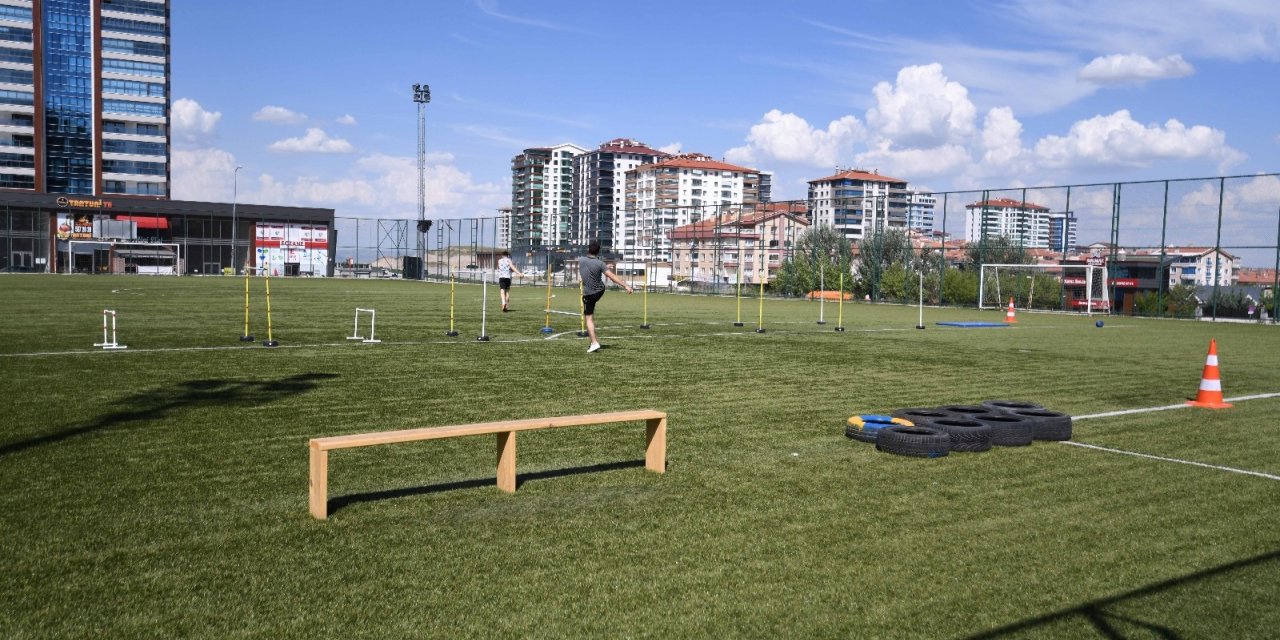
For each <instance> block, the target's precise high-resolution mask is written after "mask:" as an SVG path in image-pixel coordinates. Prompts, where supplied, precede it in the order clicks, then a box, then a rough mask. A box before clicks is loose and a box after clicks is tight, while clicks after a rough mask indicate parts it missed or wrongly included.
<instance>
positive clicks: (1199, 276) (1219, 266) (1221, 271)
mask: <svg viewBox="0 0 1280 640" xmlns="http://www.w3.org/2000/svg"><path fill="white" fill-rule="evenodd" d="M1123 251H1125V250H1124V249H1121V252H1123ZM1129 253H1134V254H1137V255H1148V256H1150V255H1160V254H1161V249H1160V248H1159V247H1144V248H1141V249H1132V250H1129ZM1163 253H1164V255H1165V256H1166V258H1172V263H1171V264H1170V265H1169V286H1175V285H1180V284H1183V285H1190V286H1200V287H1211V286H1213V285H1215V284H1216V285H1218V286H1231V285H1235V284H1237V283H1238V282H1239V270H1240V265H1239V261H1240V258H1239V256H1236V255H1233V254H1230V253H1227V252H1226V251H1222V250H1221V249H1218V250H1215V249H1214V248H1213V247H1166V248H1165V249H1164V250H1163Z"/></svg>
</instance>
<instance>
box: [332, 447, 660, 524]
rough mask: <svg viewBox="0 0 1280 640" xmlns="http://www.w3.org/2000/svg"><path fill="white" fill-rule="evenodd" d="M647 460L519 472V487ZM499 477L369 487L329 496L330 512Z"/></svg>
mask: <svg viewBox="0 0 1280 640" xmlns="http://www.w3.org/2000/svg"><path fill="white" fill-rule="evenodd" d="M643 466H644V460H626V461H624V462H606V463H602V464H591V465H586V466H582V467H569V468H567V469H552V470H549V471H535V472H534V473H517V474H516V489H517V490H519V489H520V487H523V486H524V484H525V483H526V482H529V481H531V480H548V479H551V478H563V477H566V476H573V475H578V474H581V473H603V472H605V471H615V470H618V469H633V468H635V467H643ZM497 483H498V478H497V477H496V476H495V477H491V478H481V479H476V480H461V481H458V482H446V483H444V484H432V485H426V486H422V487H405V488H403V489H388V490H386V491H369V492H366V493H353V494H351V495H349V496H340V497H337V498H332V499H330V500H329V515H333V514H334V513H335V512H337V511H338V510H339V509H342V508H343V507H347V506H350V505H354V504H360V503H362V502H377V501H379V500H393V499H395V498H407V497H409V496H420V495H427V494H432V493H441V492H444V491H457V490H459V489H476V488H479V487H492V486H496V485H497Z"/></svg>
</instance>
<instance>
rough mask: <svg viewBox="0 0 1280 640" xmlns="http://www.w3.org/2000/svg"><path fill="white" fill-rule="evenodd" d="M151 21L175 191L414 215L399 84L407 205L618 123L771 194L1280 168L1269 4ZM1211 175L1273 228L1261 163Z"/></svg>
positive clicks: (450, 205) (446, 211)
mask: <svg viewBox="0 0 1280 640" xmlns="http://www.w3.org/2000/svg"><path fill="white" fill-rule="evenodd" d="M172 21H173V26H172V29H173V99H174V145H175V157H174V169H173V174H174V193H173V195H174V197H175V198H181V199H193V200H214V201H228V200H230V199H231V195H232V194H231V192H232V188H233V187H232V172H233V170H234V167H235V166H236V165H242V166H243V167H244V169H243V170H241V171H240V175H239V178H238V183H237V185H238V198H239V200H240V201H241V202H259V203H264V204H282V205H297V206H324V207H332V208H334V209H336V210H337V212H338V215H343V216H376V217H388V218H393V217H394V218H415V217H416V216H417V213H416V212H417V169H416V157H415V156H416V141H417V124H416V122H417V111H416V105H414V103H413V102H412V91H411V86H412V85H413V84H414V83H428V84H430V86H431V89H432V94H433V100H432V102H431V104H430V105H429V106H428V109H427V149H428V156H429V157H428V161H429V163H428V196H427V200H428V216H429V217H461V216H473V215H489V214H491V213H492V212H493V211H494V209H496V208H497V207H498V206H502V205H505V204H508V203H509V201H510V191H509V190H510V186H509V185H510V169H509V163H510V160H511V157H512V156H513V155H515V154H517V153H519V152H520V150H521V149H523V148H525V147H529V146H546V145H552V144H557V143H561V142H572V143H575V144H578V145H582V146H584V147H588V148H591V147H595V146H597V145H598V144H599V143H601V142H603V141H605V140H609V139H612V138H615V137H629V138H634V139H638V140H641V141H644V142H646V143H648V144H650V145H651V146H654V147H660V148H663V149H664V150H680V151H686V152H700V153H706V154H708V155H711V156H714V157H717V158H724V159H726V160H728V161H730V162H735V163H738V164H744V165H747V166H752V167H755V168H758V169H762V170H766V171H772V172H774V173H775V175H776V178H775V188H774V195H775V199H790V198H803V197H804V195H805V183H806V181H807V180H811V179H815V178H819V177H823V176H826V175H830V174H831V173H832V172H833V171H834V170H835V168H836V167H837V166H841V167H860V168H865V169H877V170H879V171H880V172H881V173H883V174H886V175H892V176H895V177H898V178H902V179H906V180H908V181H910V182H911V183H912V185H913V186H919V187H923V188H928V189H935V190H946V189H970V188H979V189H980V188H1002V187H1022V186H1032V187H1033V186H1037V185H1051V184H1073V183H1075V184H1078V183H1095V182H1112V181H1125V180H1145V179H1156V178H1186V177H1198V176H1217V175H1250V174H1255V173H1267V172H1275V171H1280V118H1277V117H1276V113H1277V110H1276V105H1277V103H1280V81H1278V80H1280V73H1277V72H1278V71H1280V3H1274V2H1242V1H1239V0H1179V1H1178V2H1168V1H1167V0H1166V1H1160V2H1155V1H1151V0H1127V1H1126V2H1115V0H1070V1H1059V2H1050V1H1047V0H1006V1H999V2H996V1H993V2H962V1H948V2H919V1H912V0H899V1H895V2H880V1H875V0H868V1H861V2H849V1H847V0H845V1H816V0H814V1H803V0H802V1H795V2H776V1H775V2H759V1H755V0H739V1H736V2H721V1H716V0H712V1H706V2H688V1H687V0H686V1H681V2H675V1H670V0H650V1H648V2H643V3H625V2H622V3H614V2H576V1H575V2H570V1H563V0H540V1H538V2H525V1H517V0H437V1H431V2H423V1H422V0H415V1H408V0H378V1H377V2H368V3H352V2H350V1H349V0H347V1H343V2H337V1H331V0H307V1H305V2H304V1H301V0H277V1H275V2H261V1H259V2H247V1H242V0H219V1H218V2H175V3H173V9H172ZM1232 184H1234V185H1237V186H1238V187H1239V188H1238V189H1236V191H1234V192H1232V191H1231V190H1230V188H1229V189H1228V191H1229V193H1228V197H1227V200H1228V205H1231V204H1233V203H1234V204H1238V205H1240V206H1241V207H1242V208H1244V209H1247V210H1248V215H1250V216H1254V215H1258V212H1267V211H1269V212H1270V213H1269V214H1267V216H1266V217H1265V218H1259V220H1269V222H1266V223H1265V224H1266V225H1267V226H1266V227H1265V229H1266V231H1265V233H1264V234H1263V235H1267V236H1268V237H1274V232H1275V215H1276V214H1275V212H1276V210H1277V209H1276V208H1277V206H1280V180H1276V179H1274V178H1268V179H1254V180H1249V181H1236V182H1234V183H1232ZM1199 186H1200V185H1197V187H1199ZM1211 191H1212V193H1207V192H1205V193H1200V192H1199V191H1198V190H1196V189H1187V190H1186V193H1180V194H1178V197H1179V202H1180V203H1184V204H1185V203H1188V202H1189V203H1191V204H1188V205H1187V206H1191V207H1192V209H1189V211H1192V210H1194V211H1200V212H1201V214H1202V213H1203V210H1204V206H1207V205H1205V204H1204V203H1206V202H1211V204H1212V206H1213V207H1216V195H1215V194H1216V186H1214V187H1213V188H1212V189H1211ZM1197 194H1198V195H1197ZM1084 197H1085V196H1081V198H1082V199H1079V200H1076V201H1075V202H1076V203H1077V204H1083V203H1084V200H1083V198H1084ZM1098 197H1101V196H1098ZM1107 197H1109V194H1108V196H1107ZM1188 198H1190V200H1188ZM1196 198H1198V200H1196ZM1233 198H1234V200H1233ZM1029 199H1030V198H1029ZM1195 202H1198V203H1199V207H1200V208H1199V209H1195V208H1194V207H1195V206H1196V205H1195ZM1051 206H1052V205H1051ZM1099 206H1101V205H1099ZM1074 208H1076V207H1075V206H1073V209H1074ZM1214 211H1215V213H1216V208H1215V209H1214ZM1201 222H1203V221H1202V220H1201ZM1248 228H1250V223H1249V221H1247V220H1246V221H1243V222H1242V223H1241V226H1239V229H1238V230H1237V231H1236V232H1237V233H1245V232H1246V231H1244V230H1247V229H1248ZM1093 239H1095V238H1081V240H1082V241H1089V240H1093ZM1096 239H1099V240H1102V239H1105V238H1096ZM1211 239H1212V238H1210V240H1211Z"/></svg>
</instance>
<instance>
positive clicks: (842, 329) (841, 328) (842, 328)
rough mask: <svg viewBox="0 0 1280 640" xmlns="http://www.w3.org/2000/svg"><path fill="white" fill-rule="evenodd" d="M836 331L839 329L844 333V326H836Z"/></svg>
mask: <svg viewBox="0 0 1280 640" xmlns="http://www.w3.org/2000/svg"><path fill="white" fill-rule="evenodd" d="M836 331H839V332H840V333H844V327H836Z"/></svg>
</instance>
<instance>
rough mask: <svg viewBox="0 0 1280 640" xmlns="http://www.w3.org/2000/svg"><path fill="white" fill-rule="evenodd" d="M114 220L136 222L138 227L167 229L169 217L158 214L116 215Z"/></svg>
mask: <svg viewBox="0 0 1280 640" xmlns="http://www.w3.org/2000/svg"><path fill="white" fill-rule="evenodd" d="M116 220H122V221H124V222H136V223H138V228H139V229H168V228H169V219H168V218H164V217H160V216H154V217H153V216H116Z"/></svg>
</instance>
